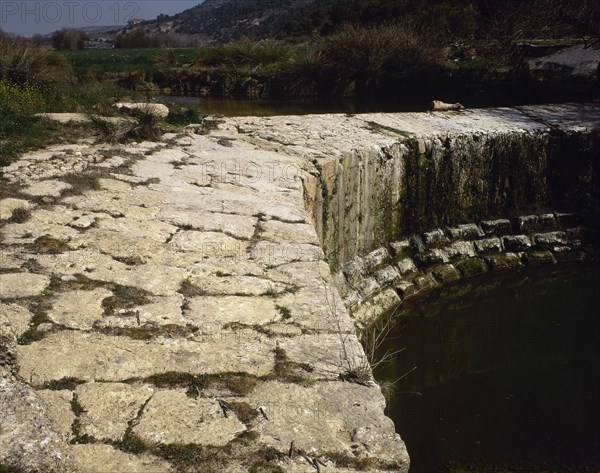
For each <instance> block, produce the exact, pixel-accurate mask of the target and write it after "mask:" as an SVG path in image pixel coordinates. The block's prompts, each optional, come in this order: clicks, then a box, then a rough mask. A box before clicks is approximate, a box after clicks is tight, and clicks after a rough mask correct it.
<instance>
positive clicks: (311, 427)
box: [248, 382, 408, 471]
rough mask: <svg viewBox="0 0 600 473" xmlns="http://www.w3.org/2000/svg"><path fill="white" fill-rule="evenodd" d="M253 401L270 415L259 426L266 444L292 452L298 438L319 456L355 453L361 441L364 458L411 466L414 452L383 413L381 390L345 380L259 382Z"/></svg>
mask: <svg viewBox="0 0 600 473" xmlns="http://www.w3.org/2000/svg"><path fill="white" fill-rule="evenodd" d="M283 399H285V401H282V400H283ZM248 402H249V403H250V404H251V405H252V406H253V407H254V408H258V407H259V406H262V407H263V410H264V411H265V413H266V414H267V417H268V420H267V419H264V418H262V419H260V421H259V422H258V425H257V426H256V427H255V430H256V431H257V432H259V433H260V434H261V438H260V439H261V442H264V443H265V444H266V445H269V446H272V447H274V448H276V449H278V450H279V451H283V452H285V451H287V450H289V446H290V444H291V443H292V442H294V445H295V446H296V448H298V449H302V450H304V451H307V452H313V453H317V454H319V453H325V452H331V451H346V452H350V451H352V448H351V446H352V444H358V445H359V447H358V451H356V452H355V454H356V455H357V456H359V457H361V456H365V457H366V456H373V457H376V458H380V459H382V460H385V461H387V462H392V463H397V464H398V468H399V469H403V468H406V467H407V466H408V454H407V452H406V450H405V449H404V448H403V446H402V445H401V444H400V442H401V440H400V439H399V437H398V436H397V434H396V433H395V431H394V425H393V423H392V422H391V421H390V420H389V419H388V418H387V417H385V416H384V415H383V414H382V409H383V406H384V405H385V400H384V399H383V396H382V395H381V392H380V391H379V389H378V388H370V387H366V386H360V385H357V384H351V383H342V382H326V383H319V384H317V385H315V386H313V387H303V386H297V385H286V384H281V383H277V382H271V383H265V384H263V385H261V386H259V387H258V388H257V389H256V390H255V391H254V392H253V393H252V394H251V395H250V396H249V399H248ZM323 419H327V421H323ZM290 425H293V426H294V428H292V429H290V427H289V426H290ZM402 465H403V466H402ZM325 471H329V469H328V468H326V469H325Z"/></svg>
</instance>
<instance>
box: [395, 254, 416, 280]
mask: <svg viewBox="0 0 600 473" xmlns="http://www.w3.org/2000/svg"><path fill="white" fill-rule="evenodd" d="M396 267H397V268H398V272H399V273H400V275H401V276H406V275H409V274H412V273H416V272H417V271H418V269H417V266H416V265H415V263H414V261H413V260H412V259H410V258H404V259H401V260H400V261H398V262H397V263H396Z"/></svg>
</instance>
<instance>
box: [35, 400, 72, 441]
mask: <svg viewBox="0 0 600 473" xmlns="http://www.w3.org/2000/svg"><path fill="white" fill-rule="evenodd" d="M38 395H39V396H40V398H41V399H42V401H43V402H44V404H45V405H46V411H47V413H48V418H49V419H50V421H51V423H52V425H53V426H54V428H55V430H56V431H57V432H58V433H59V434H60V435H61V436H62V438H63V439H64V440H65V441H67V442H68V441H70V440H71V437H72V435H73V431H72V430H71V426H72V425H73V421H74V420H75V414H74V413H73V409H71V401H72V400H73V393H72V392H71V391H68V390H66V389H63V390H59V391H50V390H47V389H43V390H41V391H38Z"/></svg>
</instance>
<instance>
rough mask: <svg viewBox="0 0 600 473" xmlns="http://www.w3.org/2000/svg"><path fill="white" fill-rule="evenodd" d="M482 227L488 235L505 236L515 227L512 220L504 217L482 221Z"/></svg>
mask: <svg viewBox="0 0 600 473" xmlns="http://www.w3.org/2000/svg"><path fill="white" fill-rule="evenodd" d="M481 228H482V229H483V231H484V232H485V234H486V235H496V236H503V235H508V234H509V233H512V230H513V227H512V224H511V223H510V220H508V219H505V218H502V219H496V220H485V221H483V222H481Z"/></svg>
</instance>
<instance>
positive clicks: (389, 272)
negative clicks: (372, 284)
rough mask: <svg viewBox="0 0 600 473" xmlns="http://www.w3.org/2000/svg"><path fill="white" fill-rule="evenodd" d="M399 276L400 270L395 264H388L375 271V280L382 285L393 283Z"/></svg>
mask: <svg viewBox="0 0 600 473" xmlns="http://www.w3.org/2000/svg"><path fill="white" fill-rule="evenodd" d="M399 277H400V275H399V274H398V271H396V269H395V268H394V267H393V266H386V267H385V268H382V269H380V270H379V271H377V272H376V273H375V280H376V281H377V282H378V283H379V284H380V285H381V286H385V285H388V284H393V283H394V282H395V281H396V280H397V279H398V278H399Z"/></svg>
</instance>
